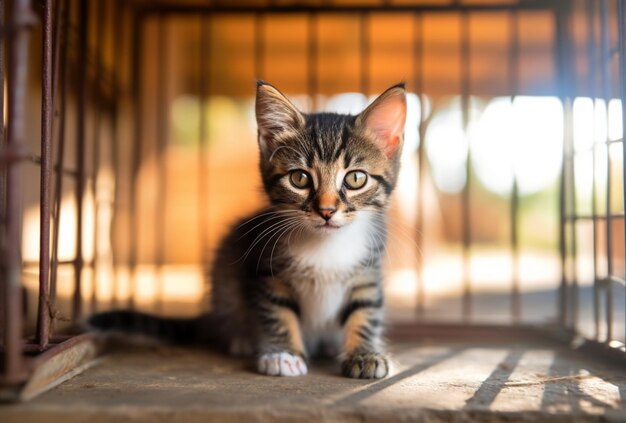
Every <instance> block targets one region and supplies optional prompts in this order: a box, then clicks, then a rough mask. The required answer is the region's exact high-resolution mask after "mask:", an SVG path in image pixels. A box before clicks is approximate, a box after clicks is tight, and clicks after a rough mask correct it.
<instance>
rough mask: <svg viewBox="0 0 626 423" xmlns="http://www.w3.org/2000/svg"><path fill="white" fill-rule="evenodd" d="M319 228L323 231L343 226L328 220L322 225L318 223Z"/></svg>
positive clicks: (334, 229)
mask: <svg viewBox="0 0 626 423" xmlns="http://www.w3.org/2000/svg"><path fill="white" fill-rule="evenodd" d="M317 228H318V229H321V230H323V231H336V230H337V229H339V228H341V226H340V225H335V224H334V223H331V222H326V223H323V224H321V225H317Z"/></svg>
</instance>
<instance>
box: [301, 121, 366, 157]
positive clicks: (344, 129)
mask: <svg viewBox="0 0 626 423" xmlns="http://www.w3.org/2000/svg"><path fill="white" fill-rule="evenodd" d="M306 119H307V121H306V123H307V124H306V128H307V135H308V137H309V138H310V139H311V140H312V145H313V148H314V152H315V154H316V158H317V159H318V160H319V161H320V162H324V163H332V162H335V161H337V159H338V158H339V157H340V155H341V153H342V152H343V151H344V150H345V149H346V147H347V146H348V143H349V142H350V139H351V135H352V131H351V129H352V126H353V123H354V116H348V115H337V114H333V113H315V114H310V115H307V117H306Z"/></svg>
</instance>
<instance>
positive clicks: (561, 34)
mask: <svg viewBox="0 0 626 423" xmlns="http://www.w3.org/2000/svg"><path fill="white" fill-rule="evenodd" d="M562 7H563V6H561V8H555V9H554V20H555V44H556V46H558V47H557V48H556V49H555V52H554V53H555V61H556V67H557V75H558V77H557V78H558V81H557V84H558V85H559V97H560V99H561V102H564V101H565V95H566V92H567V85H566V81H565V72H566V63H565V62H566V59H565V53H564V51H563V49H562V46H563V45H564V43H565V39H566V38H567V33H566V28H565V22H564V16H563V15H564V12H563V10H562ZM564 130H565V124H564ZM567 153H568V150H567V143H566V142H565V133H564V137H563V161H562V163H561V178H560V186H559V217H560V219H559V222H560V225H559V252H560V258H561V284H560V286H559V303H558V304H559V316H558V319H559V324H560V325H561V326H562V327H564V328H565V327H567V318H568V310H567V299H568V292H567V289H568V281H567V242H566V228H567V220H566V218H565V217H566V215H567V210H566V188H567V183H566V181H567V163H566V160H565V158H566V157H567Z"/></svg>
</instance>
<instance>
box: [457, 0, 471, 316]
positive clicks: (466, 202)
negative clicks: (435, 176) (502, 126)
mask: <svg viewBox="0 0 626 423" xmlns="http://www.w3.org/2000/svg"><path fill="white" fill-rule="evenodd" d="M469 25H470V23H469V15H468V14H467V12H463V13H461V30H460V37H461V38H460V40H459V42H460V46H461V58H460V60H461V120H462V123H461V124H462V126H463V135H464V137H465V139H466V142H467V158H466V164H465V186H464V187H463V192H462V197H461V204H462V205H461V214H462V222H463V225H462V227H463V229H462V237H463V238H462V242H463V298H462V316H463V317H462V318H463V322H464V323H470V320H471V318H472V286H471V284H472V282H471V258H472V257H471V251H470V248H471V243H472V220H471V215H470V207H471V193H470V182H471V178H472V153H471V146H470V144H469V139H468V133H467V130H468V126H469V120H470V115H469V113H470V110H469V107H470V104H469V101H470V97H469V96H470V74H469V73H470V44H469V43H470V40H469V34H470V27H469Z"/></svg>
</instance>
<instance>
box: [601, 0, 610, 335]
mask: <svg viewBox="0 0 626 423" xmlns="http://www.w3.org/2000/svg"><path fill="white" fill-rule="evenodd" d="M600 19H601V23H600V31H601V33H600V51H601V52H602V57H603V58H605V57H608V52H609V48H610V47H609V46H610V41H609V40H610V38H609V11H608V4H607V0H600ZM599 65H600V71H601V72H602V98H603V99H604V102H605V105H606V119H607V126H608V120H609V118H610V117H609V115H608V109H609V100H610V96H611V86H610V84H611V80H610V74H609V69H608V66H607V63H606V60H604V59H603V60H601V61H600V63H599ZM608 140H609V134H608V131H607V135H606V139H605V141H607V142H608ZM611 170H612V166H611V148H610V147H609V146H608V145H607V146H606V255H607V274H608V276H609V277H611V276H612V275H613V259H612V256H613V230H612V229H613V217H612V216H611V207H612V201H611V188H612V185H613V184H612V183H611ZM604 292H605V295H606V297H605V299H606V308H605V310H606V316H605V318H606V342H610V341H611V340H613V287H612V285H611V284H610V283H609V284H606V285H605V287H604Z"/></svg>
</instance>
